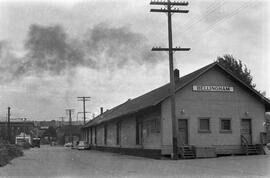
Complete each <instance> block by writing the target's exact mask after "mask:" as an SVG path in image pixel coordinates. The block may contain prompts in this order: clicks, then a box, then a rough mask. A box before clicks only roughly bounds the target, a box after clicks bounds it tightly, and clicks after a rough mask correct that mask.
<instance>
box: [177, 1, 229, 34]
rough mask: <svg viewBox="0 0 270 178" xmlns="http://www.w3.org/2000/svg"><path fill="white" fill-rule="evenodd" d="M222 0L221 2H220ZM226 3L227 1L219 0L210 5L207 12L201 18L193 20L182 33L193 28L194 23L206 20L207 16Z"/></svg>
mask: <svg viewBox="0 0 270 178" xmlns="http://www.w3.org/2000/svg"><path fill="white" fill-rule="evenodd" d="M220 2H221V3H220ZM225 4H226V1H225V0H224V1H218V3H216V2H214V3H213V4H212V5H210V6H208V8H207V10H206V12H205V13H203V14H202V15H201V17H200V18H197V20H196V21H193V22H192V23H190V24H189V25H188V26H187V27H186V28H185V29H184V30H183V31H182V33H183V34H185V33H186V32H187V31H188V30H189V29H191V28H192V27H193V26H194V25H196V24H198V23H200V22H201V21H203V20H205V17H206V16H208V15H210V14H212V13H214V12H215V11H216V10H217V9H219V8H221V7H222V6H224V5H225Z"/></svg>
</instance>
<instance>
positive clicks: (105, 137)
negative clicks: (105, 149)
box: [104, 124, 107, 145]
mask: <svg viewBox="0 0 270 178" xmlns="http://www.w3.org/2000/svg"><path fill="white" fill-rule="evenodd" d="M106 144H107V124H105V125H104V145H106Z"/></svg>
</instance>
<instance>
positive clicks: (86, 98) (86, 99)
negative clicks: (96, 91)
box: [77, 96, 91, 124]
mask: <svg viewBox="0 0 270 178" xmlns="http://www.w3.org/2000/svg"><path fill="white" fill-rule="evenodd" d="M77 98H78V101H82V102H83V124H85V119H86V116H85V101H90V98H91V97H87V96H82V97H77Z"/></svg>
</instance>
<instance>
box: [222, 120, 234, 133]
mask: <svg viewBox="0 0 270 178" xmlns="http://www.w3.org/2000/svg"><path fill="white" fill-rule="evenodd" d="M220 132H223V133H224V132H225V133H227V132H228V133H231V132H232V127H231V119H230V118H226V119H225V118H222V119H220Z"/></svg>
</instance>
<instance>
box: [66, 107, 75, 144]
mask: <svg viewBox="0 0 270 178" xmlns="http://www.w3.org/2000/svg"><path fill="white" fill-rule="evenodd" d="M66 112H67V114H68V116H69V141H71V143H72V145H73V136H72V117H71V115H72V113H73V112H74V109H66Z"/></svg>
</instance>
